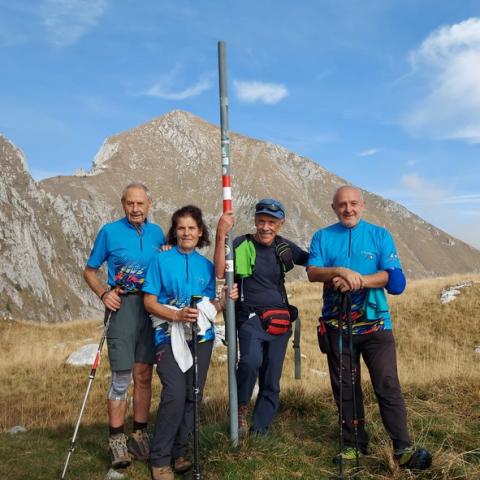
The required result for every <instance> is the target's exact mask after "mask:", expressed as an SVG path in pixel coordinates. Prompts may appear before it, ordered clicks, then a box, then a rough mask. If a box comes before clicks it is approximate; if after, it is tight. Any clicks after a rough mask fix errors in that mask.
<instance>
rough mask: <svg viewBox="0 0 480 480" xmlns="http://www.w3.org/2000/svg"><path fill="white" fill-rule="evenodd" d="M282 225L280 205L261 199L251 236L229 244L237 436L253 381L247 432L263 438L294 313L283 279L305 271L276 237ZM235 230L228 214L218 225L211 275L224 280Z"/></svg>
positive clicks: (293, 249) (243, 428) (298, 252)
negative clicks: (234, 289)
mask: <svg viewBox="0 0 480 480" xmlns="http://www.w3.org/2000/svg"><path fill="white" fill-rule="evenodd" d="M284 222H285V208H284V206H283V204H282V203H281V202H279V201H278V200H274V199H271V198H266V199H263V200H261V201H260V202H258V203H257V204H256V206H255V232H254V233H253V234H246V235H241V236H240V237H237V238H235V239H234V241H233V248H234V253H235V282H236V283H237V284H238V285H239V290H240V297H239V300H238V301H237V302H236V305H235V320H236V325H237V332H238V341H239V347H240V360H239V362H238V366H237V385H238V426H239V434H240V435H241V436H245V435H247V434H248V432H249V425H248V415H249V403H250V399H251V397H252V393H253V389H254V387H255V383H256V381H257V378H258V383H259V391H258V395H257V400H256V402H255V407H254V409H253V414H252V425H251V428H250V431H251V432H252V433H255V434H265V433H267V432H268V429H269V427H270V425H271V424H272V422H273V419H274V417H275V414H276V412H277V409H278V404H279V396H280V377H281V374H282V367H283V361H284V358H285V352H286V349H287V345H288V340H289V338H290V336H291V333H292V329H291V322H292V321H294V320H295V319H296V318H297V316H298V311H297V309H296V308H295V307H294V306H293V305H290V304H289V303H288V298H287V293H286V290H285V284H284V277H285V273H286V272H288V271H289V270H291V269H292V268H293V267H294V265H305V264H306V262H307V260H308V253H307V252H306V251H304V250H302V249H301V248H300V247H298V246H297V245H295V244H294V243H293V242H291V241H290V240H287V239H285V238H283V237H280V236H279V235H278V232H279V231H280V229H281V228H282V226H283V224H284ZM233 224H234V216H233V212H226V213H224V214H223V215H222V217H221V218H220V220H219V222H218V226H217V234H216V242H215V255H214V259H215V270H216V275H217V277H218V278H224V276H225V238H226V236H227V235H228V232H229V231H230V230H231V229H232V227H233Z"/></svg>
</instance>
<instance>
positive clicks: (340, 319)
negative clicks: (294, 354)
mask: <svg viewBox="0 0 480 480" xmlns="http://www.w3.org/2000/svg"><path fill="white" fill-rule="evenodd" d="M343 298H344V294H343V293H342V301H341V305H340V309H339V310H340V314H339V316H338V356H339V358H338V382H339V384H340V392H339V407H338V427H339V429H340V431H339V437H338V443H339V445H338V446H339V450H340V453H339V456H340V458H339V460H340V461H339V462H338V478H339V480H343V478H344V477H343V457H342V452H343Z"/></svg>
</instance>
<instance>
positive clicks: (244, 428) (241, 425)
mask: <svg viewBox="0 0 480 480" xmlns="http://www.w3.org/2000/svg"><path fill="white" fill-rule="evenodd" d="M238 434H239V436H240V437H246V436H247V435H248V405H239V406H238Z"/></svg>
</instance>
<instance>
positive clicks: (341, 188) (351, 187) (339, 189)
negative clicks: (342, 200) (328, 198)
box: [332, 185, 364, 204]
mask: <svg viewBox="0 0 480 480" xmlns="http://www.w3.org/2000/svg"><path fill="white" fill-rule="evenodd" d="M347 188H349V189H351V190H356V191H357V192H358V193H359V194H360V199H361V200H362V202H363V201H364V199H363V192H362V190H361V189H360V188H358V187H355V186H354V185H342V186H341V187H338V188H337V189H336V190H335V193H334V194H333V198H332V204H335V200H336V199H337V195H338V194H339V192H340V191H341V190H345V189H347Z"/></svg>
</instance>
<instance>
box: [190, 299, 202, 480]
mask: <svg viewBox="0 0 480 480" xmlns="http://www.w3.org/2000/svg"><path fill="white" fill-rule="evenodd" d="M201 300H202V296H201V295H194V296H192V298H191V300H190V307H191V308H198V307H197V304H198V302H199V301H201ZM197 334H198V323H197V322H196V323H192V353H193V367H192V368H193V471H192V479H193V480H201V478H202V476H201V473H200V421H199V415H198V413H199V412H198V407H199V403H200V402H199V397H200V387H199V385H198V336H197Z"/></svg>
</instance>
